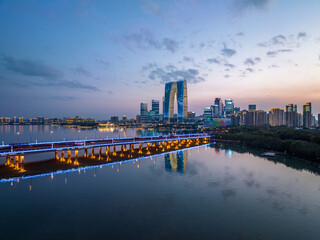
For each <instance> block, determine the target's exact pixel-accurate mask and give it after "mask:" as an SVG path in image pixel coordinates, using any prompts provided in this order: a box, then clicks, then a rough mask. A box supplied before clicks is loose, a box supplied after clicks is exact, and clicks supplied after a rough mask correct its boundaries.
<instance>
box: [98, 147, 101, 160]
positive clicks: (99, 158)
mask: <svg viewBox="0 0 320 240" xmlns="http://www.w3.org/2000/svg"><path fill="white" fill-rule="evenodd" d="M101 154H102V149H101V147H99V157H98V160H101Z"/></svg>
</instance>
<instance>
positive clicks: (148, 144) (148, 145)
mask: <svg viewBox="0 0 320 240" xmlns="http://www.w3.org/2000/svg"><path fill="white" fill-rule="evenodd" d="M149 148H150V143H147V149H146V150H147V154H148V155H150V154H151V153H150V150H149Z"/></svg>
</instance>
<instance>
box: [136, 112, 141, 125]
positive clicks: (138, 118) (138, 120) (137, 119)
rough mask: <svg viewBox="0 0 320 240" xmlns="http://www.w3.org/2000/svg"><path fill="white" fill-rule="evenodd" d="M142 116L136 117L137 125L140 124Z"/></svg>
mask: <svg viewBox="0 0 320 240" xmlns="http://www.w3.org/2000/svg"><path fill="white" fill-rule="evenodd" d="M140 121H141V120H140V115H139V114H138V115H136V123H140Z"/></svg>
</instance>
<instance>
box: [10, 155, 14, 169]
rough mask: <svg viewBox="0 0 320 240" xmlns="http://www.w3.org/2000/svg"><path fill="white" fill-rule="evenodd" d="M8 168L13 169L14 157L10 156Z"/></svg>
mask: <svg viewBox="0 0 320 240" xmlns="http://www.w3.org/2000/svg"><path fill="white" fill-rule="evenodd" d="M10 167H14V156H10Z"/></svg>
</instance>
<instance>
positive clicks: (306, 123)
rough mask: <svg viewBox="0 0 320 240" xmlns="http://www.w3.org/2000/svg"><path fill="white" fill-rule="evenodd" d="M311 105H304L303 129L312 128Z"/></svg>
mask: <svg viewBox="0 0 320 240" xmlns="http://www.w3.org/2000/svg"><path fill="white" fill-rule="evenodd" d="M311 111H312V108H311V103H310V102H309V103H306V104H304V105H303V127H304V128H310V127H311V115H312V113H311Z"/></svg>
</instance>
